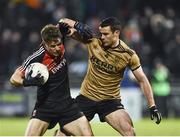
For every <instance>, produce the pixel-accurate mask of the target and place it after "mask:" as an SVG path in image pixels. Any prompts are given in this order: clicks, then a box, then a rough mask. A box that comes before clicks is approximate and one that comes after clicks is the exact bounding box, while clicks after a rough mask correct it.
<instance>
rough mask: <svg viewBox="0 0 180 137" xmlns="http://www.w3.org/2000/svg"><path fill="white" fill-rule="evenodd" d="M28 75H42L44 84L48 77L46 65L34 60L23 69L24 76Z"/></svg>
mask: <svg viewBox="0 0 180 137" xmlns="http://www.w3.org/2000/svg"><path fill="white" fill-rule="evenodd" d="M30 73H32V74H30ZM29 75H31V77H36V76H37V75H40V76H42V77H43V82H42V84H45V83H46V82H47V80H48V78H49V71H48V68H47V66H45V65H44V64H42V63H39V62H35V63H32V64H30V65H29V66H28V67H27V68H26V70H25V78H27V77H28V76H29Z"/></svg>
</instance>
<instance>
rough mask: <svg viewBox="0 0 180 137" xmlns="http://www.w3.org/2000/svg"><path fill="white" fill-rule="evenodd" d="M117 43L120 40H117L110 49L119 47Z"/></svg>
mask: <svg viewBox="0 0 180 137" xmlns="http://www.w3.org/2000/svg"><path fill="white" fill-rule="evenodd" d="M119 42H120V40H119V39H118V40H117V41H116V42H115V44H114V45H112V47H111V48H116V47H117V46H118V45H119Z"/></svg>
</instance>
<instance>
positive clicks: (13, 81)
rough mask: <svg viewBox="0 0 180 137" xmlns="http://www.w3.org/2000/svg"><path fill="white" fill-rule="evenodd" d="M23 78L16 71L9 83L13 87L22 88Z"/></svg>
mask: <svg viewBox="0 0 180 137" xmlns="http://www.w3.org/2000/svg"><path fill="white" fill-rule="evenodd" d="M23 80H24V79H23V78H22V76H21V72H19V70H18V69H17V70H16V71H15V72H14V74H13V75H12V76H11V78H10V83H11V84H12V85H14V86H22V85H23Z"/></svg>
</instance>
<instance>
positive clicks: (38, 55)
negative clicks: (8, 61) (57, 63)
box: [19, 48, 45, 73]
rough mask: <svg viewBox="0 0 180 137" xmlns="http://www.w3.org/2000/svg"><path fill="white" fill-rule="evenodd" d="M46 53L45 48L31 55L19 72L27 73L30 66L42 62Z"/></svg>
mask: <svg viewBox="0 0 180 137" xmlns="http://www.w3.org/2000/svg"><path fill="white" fill-rule="evenodd" d="M44 51H45V50H44V48H40V49H39V50H37V51H36V52H34V53H33V54H31V55H30V56H29V57H28V58H26V59H25V60H24V61H23V63H22V65H21V66H20V67H19V70H20V71H21V72H22V73H25V70H26V68H27V67H28V66H29V64H31V63H34V62H41V60H42V56H43V53H44Z"/></svg>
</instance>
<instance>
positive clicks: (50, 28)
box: [41, 24, 62, 42]
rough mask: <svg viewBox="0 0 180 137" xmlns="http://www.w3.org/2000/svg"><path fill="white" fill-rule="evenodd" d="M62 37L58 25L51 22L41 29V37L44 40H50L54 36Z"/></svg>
mask: <svg viewBox="0 0 180 137" xmlns="http://www.w3.org/2000/svg"><path fill="white" fill-rule="evenodd" d="M59 37H60V38H62V34H61V32H60V30H59V28H58V27H56V26H55V25H52V24H48V25H46V26H45V27H43V29H42V30H41V38H42V39H43V40H44V41H45V42H50V41H52V40H53V39H56V38H59Z"/></svg>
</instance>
